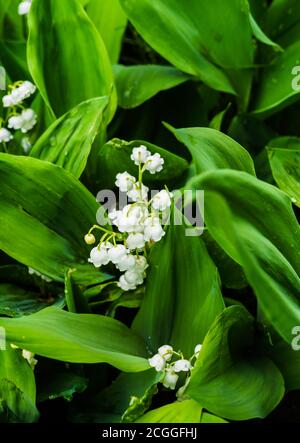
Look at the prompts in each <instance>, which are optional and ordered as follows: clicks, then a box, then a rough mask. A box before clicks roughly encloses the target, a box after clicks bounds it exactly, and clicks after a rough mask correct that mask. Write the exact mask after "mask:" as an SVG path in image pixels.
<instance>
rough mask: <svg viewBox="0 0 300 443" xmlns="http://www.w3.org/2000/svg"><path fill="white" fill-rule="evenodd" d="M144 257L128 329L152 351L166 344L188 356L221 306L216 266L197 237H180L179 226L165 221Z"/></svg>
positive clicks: (182, 228) (182, 233) (182, 231)
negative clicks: (145, 267)
mask: <svg viewBox="0 0 300 443" xmlns="http://www.w3.org/2000/svg"><path fill="white" fill-rule="evenodd" d="M149 260H150V265H151V268H150V271H149V272H148V278H147V282H146V294H145V298H144V300H143V302H142V305H141V308H140V310H139V312H138V314H137V316H136V318H135V320H134V323H133V328H134V330H136V331H138V333H139V334H140V335H142V336H143V337H144V339H145V340H146V341H147V342H148V345H149V347H150V348H151V349H152V351H153V352H156V351H157V348H158V347H159V346H161V345H163V344H166V343H170V344H171V345H172V346H174V348H175V349H180V350H181V351H182V352H183V353H184V354H187V355H192V354H193V351H194V348H195V346H196V344H198V343H202V341H203V339H204V337H205V334H206V332H207V331H208V329H209V327H210V325H211V324H212V322H213V321H214V319H215V317H216V316H217V315H218V314H219V313H220V312H221V311H222V309H223V308H224V302H223V299H222V294H221V291H220V281H219V275H218V271H217V269H216V267H215V265H214V263H213V262H212V260H211V258H210V257H209V255H208V253H207V250H206V247H205V245H204V243H203V241H202V240H201V239H200V238H199V237H197V236H186V226H184V225H178V226H173V225H171V226H170V227H169V229H168V232H167V234H166V237H165V239H164V240H162V241H161V242H160V244H157V245H155V246H154V247H153V249H152V251H151V254H150V257H149ZM162 291H163V292H162ZM162 295H163V296H162Z"/></svg>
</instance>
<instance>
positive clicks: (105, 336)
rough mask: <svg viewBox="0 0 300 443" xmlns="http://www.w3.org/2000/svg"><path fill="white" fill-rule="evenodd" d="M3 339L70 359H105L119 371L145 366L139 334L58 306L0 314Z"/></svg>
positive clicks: (74, 361)
mask: <svg viewBox="0 0 300 443" xmlns="http://www.w3.org/2000/svg"><path fill="white" fill-rule="evenodd" d="M0 326H2V327H3V328H5V332H6V340H7V341H8V342H10V343H14V344H16V345H17V346H19V347H20V348H22V349H27V350H28V351H31V352H33V353H35V354H38V355H41V356H43V357H47V358H53V359H55V360H61V361H66V362H71V363H109V364H111V365H113V366H115V367H117V368H118V369H121V370H122V371H127V372H138V371H143V370H145V369H147V368H148V367H149V364H148V361H147V360H146V359H145V358H144V356H145V354H146V351H145V348H144V344H143V342H142V340H141V339H140V337H138V336H137V335H135V334H134V333H133V332H132V331H131V330H130V329H128V328H127V327H126V326H125V325H123V324H122V323H121V322H119V321H117V320H114V319H112V318H110V317H105V316H102V315H94V314H73V313H70V312H66V311H62V310H60V309H58V308H53V307H50V308H46V309H43V310H42V311H40V312H38V313H36V314H32V315H28V316H26V317H21V318H17V319H11V318H9V319H6V318H0Z"/></svg>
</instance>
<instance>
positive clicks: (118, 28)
mask: <svg viewBox="0 0 300 443" xmlns="http://www.w3.org/2000/svg"><path fill="white" fill-rule="evenodd" d="M86 11H87V13H88V15H89V17H90V18H91V20H92V21H93V22H94V24H95V26H96V28H97V29H98V31H99V33H100V35H101V37H102V39H103V42H104V44H105V47H106V50H107V53H108V55H109V57H110V61H111V63H117V62H118V60H119V55H120V52H121V46H122V39H123V34H124V32H125V30H126V25H127V17H126V14H125V13H124V11H123V9H122V8H121V6H120V3H119V0H101V7H99V0H90V1H89V2H88V5H87V8H86Z"/></svg>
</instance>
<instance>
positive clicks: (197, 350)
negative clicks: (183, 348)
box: [194, 344, 202, 358]
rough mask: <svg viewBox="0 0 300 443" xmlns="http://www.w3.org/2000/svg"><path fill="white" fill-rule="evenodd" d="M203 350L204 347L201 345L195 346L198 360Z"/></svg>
mask: <svg viewBox="0 0 300 443" xmlns="http://www.w3.org/2000/svg"><path fill="white" fill-rule="evenodd" d="M201 348H202V345H200V344H198V345H196V346H195V350H194V354H195V356H196V358H198V357H199V353H200V351H201Z"/></svg>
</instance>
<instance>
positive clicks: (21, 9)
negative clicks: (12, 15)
mask: <svg viewBox="0 0 300 443" xmlns="http://www.w3.org/2000/svg"><path fill="white" fill-rule="evenodd" d="M30 8H31V0H24V1H22V2H21V3H19V6H18V14H19V15H27V14H29V11H30Z"/></svg>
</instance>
